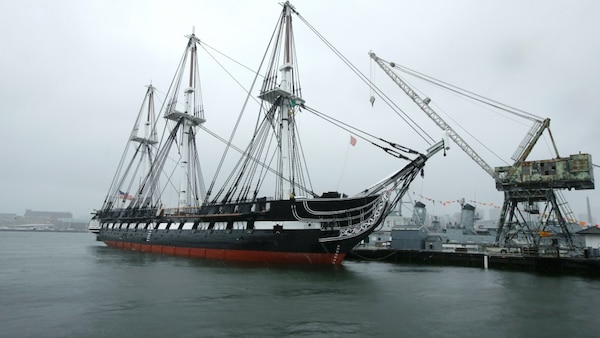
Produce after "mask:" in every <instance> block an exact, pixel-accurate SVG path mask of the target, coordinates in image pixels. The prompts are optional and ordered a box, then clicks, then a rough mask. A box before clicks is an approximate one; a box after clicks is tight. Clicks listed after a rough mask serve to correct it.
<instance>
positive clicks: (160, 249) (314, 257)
mask: <svg viewBox="0 0 600 338" xmlns="http://www.w3.org/2000/svg"><path fill="white" fill-rule="evenodd" d="M104 243H105V244H106V245H108V246H109V247H113V248H119V249H124V250H133V251H142V252H151V253H158V254H167V255H175V256H184V257H193V258H208V259H218V260H229V261H246V262H268V263H287V264H333V265H339V264H340V263H342V261H343V260H344V257H346V254H342V253H331V254H329V253H301V252H277V251H250V250H225V249H204V248H186V247H176V246H169V245H152V244H142V243H129V242H118V241H104Z"/></svg>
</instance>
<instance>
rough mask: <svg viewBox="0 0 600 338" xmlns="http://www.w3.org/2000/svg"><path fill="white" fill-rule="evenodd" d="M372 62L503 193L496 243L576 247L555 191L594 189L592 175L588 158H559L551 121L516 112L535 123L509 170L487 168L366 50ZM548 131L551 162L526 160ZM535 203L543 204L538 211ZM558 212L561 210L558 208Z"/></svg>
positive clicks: (568, 213) (387, 65)
mask: <svg viewBox="0 0 600 338" xmlns="http://www.w3.org/2000/svg"><path fill="white" fill-rule="evenodd" d="M369 56H370V57H371V59H373V60H374V61H375V63H377V65H379V67H381V69H382V70H383V71H384V72H385V73H386V74H387V75H388V76H389V77H390V78H391V79H392V81H394V82H395V83H396V84H397V85H398V86H399V87H400V89H402V90H403V91H404V92H405V93H406V95H408V96H409V97H410V98H411V99H412V100H413V101H414V102H415V103H416V104H417V106H419V108H421V110H422V111H423V112H424V113H425V114H426V115H427V116H429V117H430V118H431V119H432V120H433V121H434V122H435V123H436V124H437V125H438V126H439V127H440V128H441V129H442V130H444V131H446V132H447V133H448V136H449V137H450V138H451V139H452V140H453V141H454V142H455V143H456V144H457V145H458V147H459V148H461V149H462V150H463V151H464V152H465V153H466V154H467V155H469V157H471V159H473V160H474V161H475V162H476V163H477V164H478V165H479V166H480V167H481V168H482V169H483V170H484V171H485V172H487V173H488V174H489V175H490V176H491V177H492V178H493V179H494V182H495V184H496V189H497V190H498V191H502V192H504V204H503V206H502V211H501V214H500V219H499V220H498V226H497V234H496V244H502V245H509V244H510V243H511V242H512V241H513V240H516V239H517V238H518V237H519V236H524V237H525V238H526V239H527V242H528V243H529V245H531V246H533V247H534V248H535V250H536V251H537V249H538V248H539V247H540V245H541V239H542V238H544V237H551V239H552V245H553V246H558V245H559V243H558V241H559V240H560V242H561V244H562V245H564V246H567V247H568V248H569V249H575V244H574V242H573V238H572V236H571V233H570V231H569V228H568V226H567V220H572V219H574V217H573V216H572V211H570V208H569V207H568V204H567V202H566V201H564V199H563V198H562V195H561V194H560V191H558V190H559V189H568V190H571V189H575V190H582V189H594V188H595V187H594V172H593V163H592V157H591V155H590V154H576V155H571V156H569V157H560V156H559V155H558V150H557V147H556V144H555V142H554V139H553V137H552V133H551V132H550V119H544V120H540V119H536V118H533V117H531V116H524V115H522V114H516V115H518V116H520V117H525V118H527V119H530V120H533V122H534V124H533V126H532V128H531V129H530V130H529V132H528V133H527V134H526V135H525V138H524V139H523V141H522V142H521V144H520V145H519V147H518V148H517V150H516V151H515V154H514V155H513V156H512V160H514V161H515V162H514V164H513V165H511V166H501V167H495V168H494V169H493V170H492V169H491V168H492V167H491V166H490V165H489V164H487V162H486V161H485V160H483V158H482V157H481V156H479V155H478V154H477V152H476V151H475V150H473V149H472V148H471V147H470V146H469V145H468V144H467V143H466V142H465V141H464V140H463V139H462V138H461V137H460V136H459V135H458V133H456V132H455V131H454V130H453V129H452V128H451V127H450V126H449V125H448V124H447V123H446V122H445V121H444V120H443V119H442V118H441V117H440V116H439V115H438V114H437V113H436V112H435V111H434V110H433V109H432V108H431V107H430V105H429V104H430V102H431V100H430V99H429V98H425V99H421V97H419V95H418V94H417V93H416V92H415V91H414V90H413V89H412V88H411V87H410V86H409V85H408V84H407V83H406V82H405V81H403V80H402V79H401V78H400V77H399V76H398V75H397V74H396V73H395V72H394V71H393V70H392V68H394V67H395V64H394V63H393V62H390V63H388V62H386V61H384V60H383V59H381V58H379V57H378V56H377V55H376V54H375V53H373V52H369ZM544 130H547V131H548V133H549V136H550V139H551V142H552V145H553V147H554V150H555V152H556V158H554V159H550V160H539V161H526V159H527V157H528V156H529V154H530V153H531V151H532V149H533V147H534V146H535V144H536V143H537V141H538V140H539V138H540V137H541V135H542V134H543V132H544ZM538 202H541V203H544V204H545V205H544V210H543V212H540V210H539V207H538ZM561 209H562V210H561ZM524 212H526V213H536V214H538V215H540V217H539V221H538V223H537V224H535V225H532V224H530V223H531V222H528V221H527V220H525V218H524V217H523V213H524ZM557 224H558V225H559V226H560V229H561V232H560V234H553V233H551V232H549V231H547V230H548V229H550V228H551V227H550V225H557Z"/></svg>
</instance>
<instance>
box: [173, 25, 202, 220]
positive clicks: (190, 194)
mask: <svg viewBox="0 0 600 338" xmlns="http://www.w3.org/2000/svg"><path fill="white" fill-rule="evenodd" d="M188 37H189V39H190V40H189V43H188V48H187V50H186V56H189V67H188V71H189V81H188V86H187V88H185V90H184V92H183V93H184V99H185V103H184V110H183V112H180V111H177V110H176V109H175V105H176V102H177V99H176V93H175V95H174V97H173V101H172V102H171V104H170V108H171V109H170V110H169V111H168V112H167V114H166V116H165V117H166V118H167V119H170V120H173V121H176V122H179V123H180V127H179V128H180V130H181V131H182V134H181V139H180V149H181V153H180V154H181V160H180V163H179V169H180V174H181V177H180V182H179V203H178V207H180V208H183V207H191V206H198V205H200V204H201V203H202V198H204V197H205V196H204V193H203V192H198V191H196V190H197V189H196V187H195V185H194V182H195V180H196V179H197V178H195V177H194V173H193V172H194V169H197V170H200V168H199V167H198V168H193V167H192V164H193V163H195V150H196V149H195V136H196V129H197V126H198V125H200V124H202V123H204V122H205V121H206V120H205V119H204V112H203V110H202V103H201V99H200V93H199V85H200V84H199V80H198V69H197V55H196V51H197V43H198V42H199V40H198V38H196V36H195V35H194V34H193V33H192V35H190V36H188ZM184 62H185V61H184ZM184 68H185V64H182V65H181V66H180V73H179V74H178V77H181V76H182V75H183V73H182V72H183V70H184ZM200 176H201V175H200ZM202 186H203V185H202ZM199 195H201V196H199Z"/></svg>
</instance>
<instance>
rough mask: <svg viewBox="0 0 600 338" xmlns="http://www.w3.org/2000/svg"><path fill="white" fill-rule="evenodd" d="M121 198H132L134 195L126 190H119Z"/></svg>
mask: <svg viewBox="0 0 600 338" xmlns="http://www.w3.org/2000/svg"><path fill="white" fill-rule="evenodd" d="M119 199H122V200H132V199H133V196H131V195H129V194H128V193H126V192H122V191H121V190H119Z"/></svg>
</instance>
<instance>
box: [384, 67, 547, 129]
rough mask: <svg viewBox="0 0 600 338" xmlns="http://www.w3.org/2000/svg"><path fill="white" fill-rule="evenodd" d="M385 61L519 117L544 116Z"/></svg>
mask: <svg viewBox="0 0 600 338" xmlns="http://www.w3.org/2000/svg"><path fill="white" fill-rule="evenodd" d="M382 60H383V59H382ZM383 61H385V62H386V63H388V64H389V65H390V66H392V68H395V69H398V70H399V71H401V72H403V73H405V74H409V75H412V76H414V77H417V78H420V79H421V80H424V81H426V82H429V83H431V84H433V85H436V86H438V87H441V88H444V89H446V90H448V91H451V92H454V93H456V94H459V95H461V96H464V97H468V98H470V99H472V100H475V101H478V102H481V103H483V104H485V105H488V106H491V107H494V108H497V109H500V110H502V111H505V112H507V113H510V114H513V115H515V116H519V117H522V118H525V119H528V120H532V121H541V120H543V118H541V117H539V116H536V115H534V114H531V113H528V112H526V111H524V110H522V109H518V108H515V107H511V106H509V105H507V104H504V103H502V102H498V101H496V100H493V99H490V98H487V97H485V96H482V95H479V94H477V93H474V92H471V91H469V90H466V89H463V88H460V87H458V86H454V85H452V84H449V83H447V82H444V81H442V80H438V79H436V78H434V77H431V76H428V75H426V74H423V73H420V72H418V71H416V70H413V69H410V68H408V67H405V66H401V65H398V64H396V63H393V62H392V63H390V62H388V61H386V60H383Z"/></svg>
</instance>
